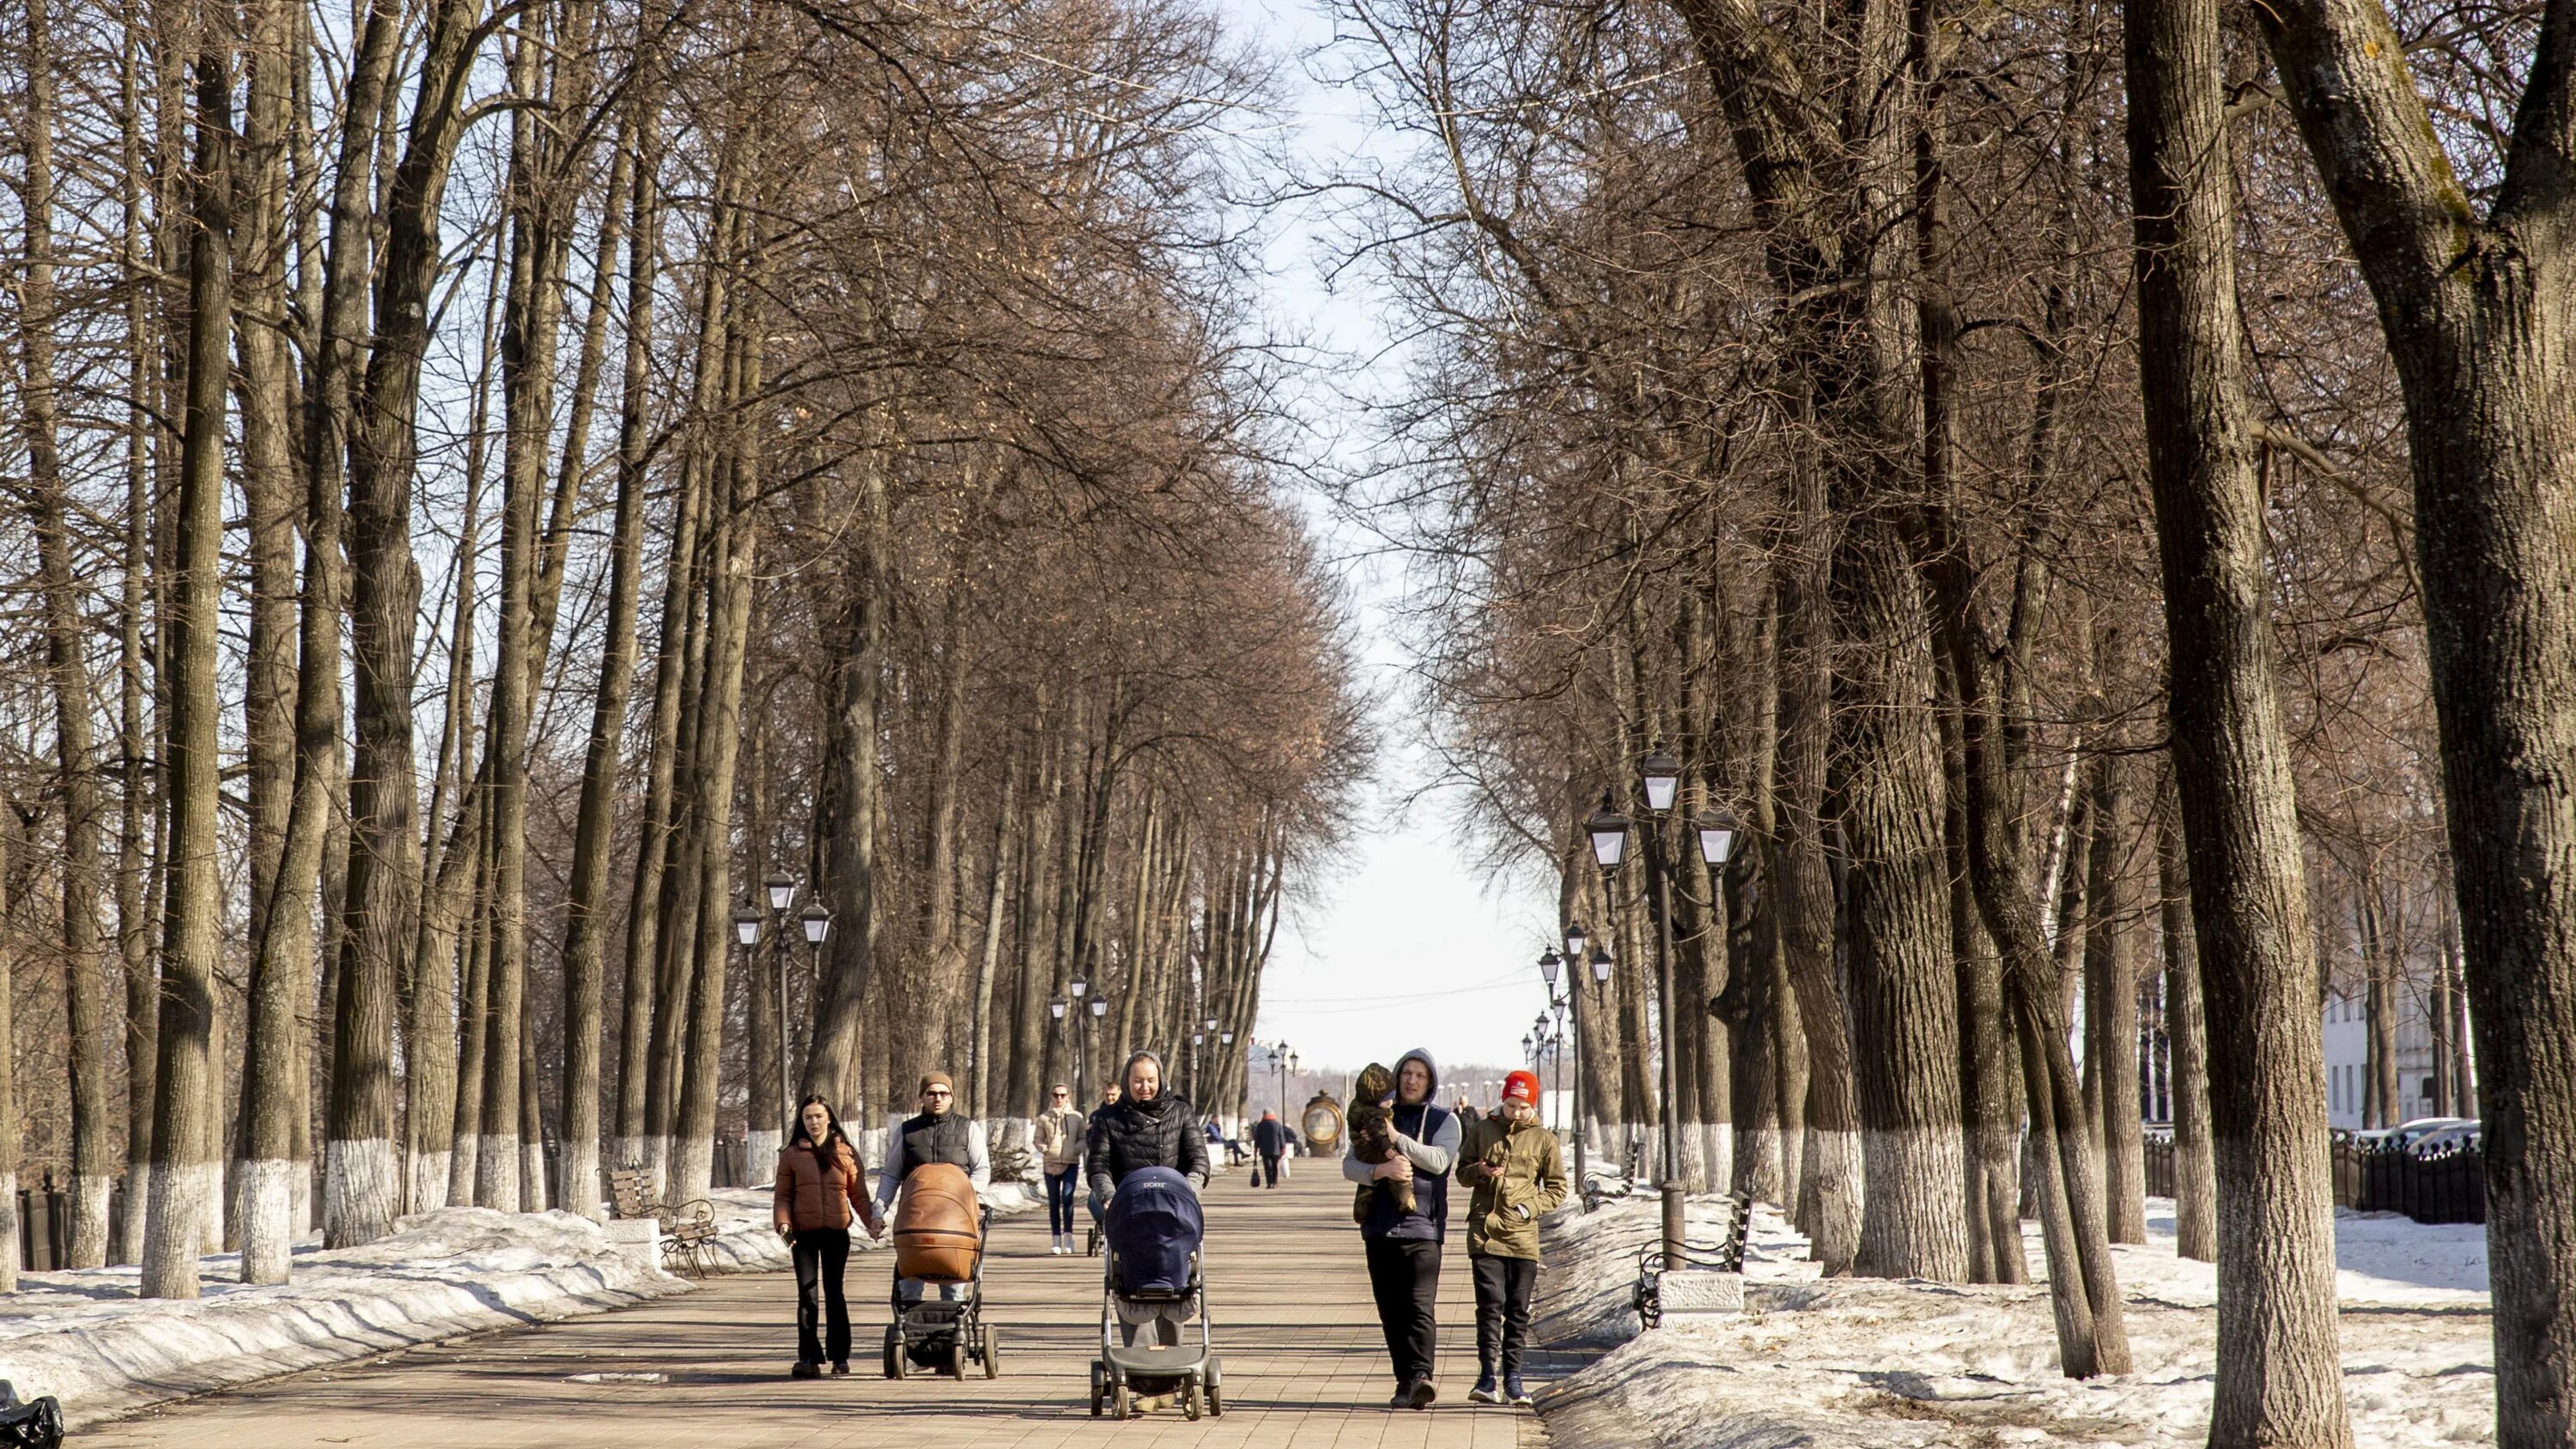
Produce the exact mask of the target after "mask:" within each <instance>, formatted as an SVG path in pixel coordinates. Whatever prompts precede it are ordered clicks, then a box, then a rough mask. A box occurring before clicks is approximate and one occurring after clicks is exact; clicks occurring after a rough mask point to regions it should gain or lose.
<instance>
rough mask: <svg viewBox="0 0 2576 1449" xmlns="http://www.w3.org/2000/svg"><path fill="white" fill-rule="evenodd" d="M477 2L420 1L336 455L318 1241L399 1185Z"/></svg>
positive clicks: (380, 1225) (365, 1223) (377, 1218)
mask: <svg viewBox="0 0 2576 1449" xmlns="http://www.w3.org/2000/svg"><path fill="white" fill-rule="evenodd" d="M480 8H481V7H480V4H479V0H440V3H438V4H437V5H436V6H434V7H433V9H432V11H431V16H430V23H429V31H428V34H427V36H426V38H425V40H424V42H423V45H422V51H421V59H420V63H419V77H420V79H419V89H418V97H417V100H416V101H415V103H414V105H413V108H412V118H411V127H410V132H409V135H408V137H407V139H406V142H405V146H404V150H403V154H402V159H401V161H400V163H399V164H398V165H397V167H396V168H395V171H394V174H393V177H392V180H391V184H390V186H389V187H388V189H387V199H386V205H385V212H386V225H385V233H384V236H385V240H384V250H383V263H382V267H381V269H380V271H379V273H378V276H377V284H376V285H377V291H376V342H375V350H374V353H373V355H372V356H371V357H370V358H369V360H368V364H367V369H366V374H365V377H364V379H363V382H362V384H361V386H360V389H359V394H358V414H357V416H356V418H355V419H354V420H353V422H354V426H353V428H352V431H351V438H350V448H349V512H348V529H349V546H350V547H349V564H350V580H351V589H350V599H349V606H350V607H349V613H350V633H349V637H350V646H351V647H350V655H351V658H352V659H353V660H354V661H355V664H356V689H355V690H354V692H353V696H354V699H355V706H356V707H355V712H354V719H353V724H354V726H355V735H356V749H355V751H354V752H353V756H352V759H351V762H350V771H349V816H350V836H349V865H348V871H349V879H348V887H347V890H348V898H347V901H346V903H345V905H344V906H343V911H344V913H345V915H344V924H343V926H342V936H341V952H340V965H339V975H338V985H337V994H338V999H337V1001H336V1003H335V1021H334V1030H333V1039H332V1052H331V1067H332V1090H331V1110H330V1125H329V1136H328V1143H327V1146H326V1148H325V1152H326V1160H327V1161H328V1163H329V1168H328V1171H327V1174H326V1177H325V1180H324V1200H323V1237H324V1240H325V1241H326V1242H327V1243H329V1244H330V1245H332V1246H334V1247H350V1246H355V1245H358V1244H362V1243H370V1242H373V1241H375V1240H376V1239H378V1238H381V1237H383V1236H384V1235H385V1234H386V1233H388V1232H390V1231H391V1230H392V1228H393V1218H394V1214H395V1213H396V1211H397V1210H398V1209H399V1206H400V1204H401V1202H402V1197H403V1182H402V1179H401V1177H400V1175H399V1173H398V1170H397V1164H396V1162H395V1160H394V1159H395V1152H394V1082H393V1035H394V1032H393V1025H394V1015H395V1008H396V1003H397V999H398V997H399V995H400V991H399V984H400V983H402V982H404V981H406V980H408V979H410V976H411V969H410V958H411V953H412V948H413V945H414V941H413V931H414V929H415V927H416V925H417V912H418V909H419V904H420V879H419V861H418V859H417V856H416V844H415V842H416V838H417V827H416V826H415V823H414V822H415V819H416V817H417V812H418V806H417V802H416V800H415V798H414V797H415V785H414V779H415V770H414V762H413V750H412V645H413V636H414V633H415V632H416V616H417V614H418V610H419V601H420V570H419V568H418V566H417V565H416V564H415V563H414V561H413V557H412V550H411V500H412V492H413V485H414V478H413V473H414V465H415V463H416V461H417V456H418V451H417V450H418V438H417V436H416V433H415V427H416V421H417V414H418V411H419V402H420V384H421V370H422V365H423V361H424V359H425V357H426V354H427V352H428V347H429V327H430V318H429V303H430V294H431V292H432V290H433V288H434V287H435V285H436V282H437V277H438V273H439V269H440V261H441V258H440V250H439V238H438V229H439V228H438V218H439V211H440V205H441V201H442V198H443V197H444V195H445V193H446V188H447V176H448V166H449V162H450V160H451V159H452V157H453V156H454V153H455V147H456V139H457V133H458V130H459V128H460V124H461V122H460V117H459V115H458V111H457V107H458V104H459V100H460V96H461V92H462V90H463V77H464V76H465V74H466V73H467V72H469V71H470V70H471V68H472V66H473V61H474V58H473V56H472V55H471V54H469V53H468V52H469V46H470V45H471V44H472V43H473V42H474V41H476V40H478V39H479V38H480V32H479V31H478V30H477V28H476V21H477V19H478V16H479V13H480Z"/></svg>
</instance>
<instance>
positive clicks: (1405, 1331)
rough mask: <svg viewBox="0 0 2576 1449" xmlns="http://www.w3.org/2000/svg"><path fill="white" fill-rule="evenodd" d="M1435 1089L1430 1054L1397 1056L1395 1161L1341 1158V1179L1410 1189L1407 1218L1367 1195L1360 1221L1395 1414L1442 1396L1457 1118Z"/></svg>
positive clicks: (1388, 1195) (1391, 1199) (1393, 1205)
mask: <svg viewBox="0 0 2576 1449" xmlns="http://www.w3.org/2000/svg"><path fill="white" fill-rule="evenodd" d="M1439 1090H1440V1069H1439V1068H1438V1066H1437V1065H1435V1064H1434V1063H1433V1062H1432V1060H1431V1054H1430V1053H1429V1052H1427V1051H1421V1050H1418V1049H1417V1050H1414V1051H1409V1052H1406V1053H1405V1054H1404V1055H1403V1056H1401V1057H1398V1058H1397V1059H1396V1063H1395V1107H1394V1111H1393V1113H1392V1121H1391V1123H1390V1125H1391V1126H1392V1127H1393V1128H1394V1131H1395V1146H1396V1154H1395V1156H1393V1157H1390V1158H1388V1159H1387V1160H1386V1161H1384V1162H1381V1163H1377V1164H1374V1165H1372V1164H1370V1163H1366V1162H1363V1161H1361V1160H1360V1159H1359V1157H1358V1155H1357V1145H1356V1144H1354V1145H1353V1150H1352V1151H1351V1152H1350V1153H1347V1154H1345V1155H1344V1156H1343V1158H1342V1176H1343V1177H1345V1178H1347V1179H1349V1180H1350V1181H1352V1182H1357V1183H1378V1184H1387V1185H1392V1184H1394V1183H1399V1182H1409V1183H1411V1184H1412V1185H1413V1207H1412V1210H1411V1211H1406V1210H1405V1209H1404V1208H1403V1207H1402V1206H1401V1205H1400V1204H1399V1202H1398V1199H1397V1195H1396V1194H1395V1193H1393V1192H1390V1191H1385V1190H1381V1191H1378V1192H1376V1193H1373V1194H1371V1195H1370V1201H1369V1206H1368V1212H1367V1214H1366V1216H1365V1217H1364V1218H1363V1219H1362V1220H1361V1222H1360V1240H1361V1243H1362V1245H1363V1246H1364V1249H1365V1251H1366V1252H1367V1254H1368V1274H1369V1289H1370V1292H1371V1294H1372V1296H1374V1297H1375V1298H1376V1300H1377V1318H1378V1326H1379V1327H1380V1328H1382V1329H1383V1330H1385V1333H1386V1352H1387V1357H1388V1359H1389V1360H1391V1361H1392V1363H1393V1365H1394V1368H1395V1398H1394V1399H1393V1400H1392V1401H1391V1404H1392V1406H1393V1407H1395V1408H1405V1407H1408V1406H1409V1407H1412V1408H1416V1409H1427V1408H1430V1407H1431V1404H1432V1401H1433V1400H1434V1399H1437V1398H1438V1397H1439V1396H1440V1390H1439V1386H1438V1385H1437V1384H1435V1383H1434V1382H1433V1381H1432V1369H1433V1364H1434V1362H1435V1358H1436V1355H1437V1351H1438V1348H1439V1325H1438V1320H1437V1319H1436V1318H1435V1317H1434V1314H1433V1306H1434V1304H1435V1303H1436V1302H1437V1301H1438V1299H1439V1297H1440V1245H1441V1244H1442V1242H1444V1241H1445V1240H1446V1239H1447V1238H1448V1236H1449V1169H1450V1167H1451V1166H1452V1165H1454V1164H1455V1163H1456V1161H1457V1159H1458V1141H1459V1131H1458V1119H1457V1118H1456V1117H1455V1116H1453V1115H1451V1114H1450V1113H1449V1112H1448V1111H1447V1110H1446V1109H1445V1108H1442V1107H1441V1106H1439V1105H1438V1104H1437V1103H1436V1102H1435V1101H1434V1100H1433V1094H1434V1093H1436V1092H1438V1091H1439Z"/></svg>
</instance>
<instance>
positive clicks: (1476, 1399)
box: [1467, 1369, 1503, 1404]
mask: <svg viewBox="0 0 2576 1449" xmlns="http://www.w3.org/2000/svg"><path fill="white" fill-rule="evenodd" d="M1467 1398H1468V1400H1469V1401H1470V1402H1472V1403H1478V1404H1499V1403H1501V1402H1502V1401H1503V1396H1502V1395H1501V1394H1499V1393H1496V1392H1495V1391H1494V1371H1493V1370H1492V1369H1487V1370H1485V1371H1484V1372H1483V1373H1480V1374H1478V1375H1476V1386H1475V1387H1474V1388H1472V1389H1469V1390H1468V1391H1467Z"/></svg>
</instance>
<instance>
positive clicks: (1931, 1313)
mask: <svg viewBox="0 0 2576 1449" xmlns="http://www.w3.org/2000/svg"><path fill="white" fill-rule="evenodd" d="M1691 1207H1692V1236H1693V1237H1694V1238H1700V1237H1703V1236H1712V1237H1713V1236H1715V1232H1716V1229H1717V1226H1718V1225H1719V1223H1720V1222H1721V1221H1722V1216H1723V1213H1724V1207H1723V1204H1722V1200H1721V1199H1716V1198H1709V1199H1694V1200H1693V1202H1692V1204H1691ZM2335 1228H2336V1240H2337V1254H2338V1262H2339V1264H2340V1271H2339V1274H2338V1288H2339V1292H2340V1296H2341V1300H2342V1306H2343V1313H2342V1318H2341V1324H2340V1329H2341V1338H2342V1344H2343V1356H2344V1392H2345V1399H2346V1402H2347V1403H2348V1404H2349V1405H2350V1407H2351V1412H2352V1418H2353V1429H2354V1436H2355V1439H2356V1442H2357V1444H2358V1445H2359V1446H2362V1449H2439V1446H2454V1445H2462V1444H2485V1443H2489V1442H2491V1441H2492V1439H2493V1437H2494V1432H2495V1404H2494V1399H2495V1377H2494V1351H2493V1346H2492V1340H2491V1337H2490V1332H2491V1330H2490V1324H2489V1318H2488V1299H2487V1293H2486V1247H2485V1233H2484V1230H2483V1229H2482V1228H2479V1227H2476V1226H2458V1227H2451V1226H2438V1227H2437V1226H2425V1225H2422V1224H2417V1223H2414V1222H2411V1221H2409V1220H2407V1219H2404V1218H2392V1217H2387V1216H2382V1215H2375V1214H2374V1215H2368V1216H2362V1215H2354V1214H2338V1215H2337V1217H2336V1220H2335ZM1544 1231H1545V1234H1546V1237H1545V1254H1544V1260H1545V1266H1544V1267H1543V1268H1542V1270H1541V1278H1540V1293H1541V1299H1540V1303H1539V1308H1540V1316H1539V1321H1538V1323H1537V1325H1536V1328H1537V1336H1538V1338H1539V1339H1540V1341H1541V1342H1543V1343H1549V1344H1551V1345H1552V1346H1559V1347H1589V1348H1608V1349H1609V1351H1608V1352H1607V1353H1605V1354H1604V1355H1603V1356H1602V1357H1601V1358H1599V1359H1598V1360H1596V1361H1595V1362H1593V1363H1592V1364H1591V1365H1590V1366H1589V1367H1587V1368H1585V1369H1584V1370H1582V1371H1581V1372H1579V1373H1577V1374H1575V1375H1573V1376H1572V1377H1570V1378H1568V1379H1565V1380H1563V1381H1560V1382H1559V1383H1558V1384H1556V1385H1554V1386H1553V1387H1551V1388H1550V1389H1549V1390H1548V1391H1547V1393H1546V1394H1545V1395H1544V1396H1543V1397H1542V1398H1541V1400H1540V1407H1541V1408H1542V1410H1543V1411H1544V1412H1545V1413H1546V1415H1547V1423H1548V1429H1549V1432H1550V1436H1551V1438H1552V1440H1553V1441H1554V1442H1555V1443H1557V1444H1559V1445H1561V1446H1564V1449H1594V1446H1599V1449H1609V1446H1613V1445H1616V1446H1620V1449H1628V1446H1637V1445H1659V1446H1672V1449H1682V1446H1691V1449H1739V1446H1740V1449H1774V1446H1779V1445H1786V1444H1798V1445H1807V1446H1814V1449H1862V1446H1868V1449H1880V1446H1907V1445H1911V1446H1968V1445H1991V1444H2008V1443H2083V1444H2158V1445H2163V1444H2171V1445H2196V1444H2198V1443H2200V1442H2201V1441H2202V1440H2203V1439H2204V1438H2205V1437H2206V1433H2207V1428H2208V1417H2209V1400H2210V1387H2211V1373H2212V1367H2213V1356H2214V1351H2215V1340H2216V1328H2217V1321H2216V1312H2215V1304H2216V1291H2215V1270H2214V1268H2213V1267H2212V1266H2211V1265H2210V1264H2207V1263H2198V1262H2192V1261H2189V1260H2185V1259H2181V1258H2177V1257H2176V1256H2175V1254H2174V1248H2173V1205H2172V1204H2171V1203H2170V1202H2167V1201H2164V1200H2161V1199H2157V1200H2151V1201H2150V1203H2149V1205H2148V1239H2149V1240H2148V1242H2147V1243H2145V1244H2144V1245H2124V1246H2120V1247H2117V1248H2115V1250H2114V1253H2115V1256H2116V1257H2117V1259H2118V1268H2119V1277H2120V1285H2121V1290H2122V1294H2123V1297H2124V1298H2125V1299H2126V1303H2127V1314H2126V1319H2127V1326H2128V1331H2129V1342H2130V1349H2131V1354H2132V1357H2133V1359H2134V1371H2133V1372H2131V1373H2129V1374H2126V1375H2121V1376H2117V1377H2103V1378H2097V1379H2092V1380H2088V1381H2082V1382H2078V1381H2074V1380H2070V1379H2067V1378H2065V1377H2064V1376H2063V1375H2061V1374H2060V1373H2059V1372H2058V1368H2057V1350H2056V1336H2055V1330H2054V1328H2053V1326H2052V1323H2051V1319H2050V1316H2049V1309H2048V1298H2047V1289H2046V1287H2045V1284H2044V1280H2045V1277H2046V1263H2045V1255H2044V1253H2043V1251H2042V1249H2041V1245H2040V1240H2039V1236H2038V1225H2037V1224H2035V1223H2026V1224H2024V1247H2025V1250H2026V1254H2027V1256H2028V1259H2029V1263H2030V1276H2031V1278H2032V1283H2031V1285H2029V1286H2023V1287H1999V1286H1983V1285H1980V1286H1961V1285H1951V1284H1936V1283H1925V1282H1919V1281H1890V1280H1883V1279H1868V1278H1837V1279H1832V1280H1825V1279H1821V1278H1819V1277H1818V1272H1817V1265H1816V1264H1814V1263H1811V1262H1807V1261H1805V1256H1806V1252H1807V1244H1806V1240H1805V1239H1804V1238H1803V1237H1801V1236H1800V1235H1799V1234H1798V1233H1797V1232H1796V1231H1795V1230H1794V1229H1792V1228H1790V1227H1789V1225H1788V1224H1787V1223H1786V1222H1784V1221H1783V1220H1782V1219H1781V1217H1780V1215H1779V1214H1778V1213H1776V1212H1774V1211H1773V1210H1771V1209H1770V1208H1768V1207H1757V1209H1756V1210H1755V1215H1754V1221H1753V1225H1752V1230H1751V1232H1750V1234H1749V1235H1748V1238H1747V1245H1746V1253H1745V1276H1746V1294H1745V1312H1744V1314H1743V1316H1742V1317H1741V1318H1737V1319H1723V1318H1721V1319H1715V1320H1697V1321H1693V1322H1690V1323H1688V1324H1676V1325H1671V1326H1667V1327H1664V1328H1660V1329H1657V1330H1656V1331H1654V1332H1652V1333H1644V1334H1641V1333H1639V1332H1638V1331H1637V1320H1636V1315H1635V1314H1634V1313H1633V1312H1632V1311H1630V1309H1629V1306H1628V1303H1629V1293H1630V1290H1631V1287H1632V1285H1633V1283H1634V1281H1635V1277H1636V1259H1637V1253H1638V1251H1639V1250H1640V1249H1642V1248H1644V1247H1646V1246H1647V1245H1649V1244H1651V1243H1652V1242H1653V1240H1654V1238H1655V1236H1656V1233H1657V1231H1658V1225H1657V1218H1656V1206H1655V1204H1654V1203H1653V1202H1652V1201H1649V1200H1637V1201H1630V1202H1623V1203H1617V1204H1612V1205H1607V1206H1605V1207H1603V1208H1602V1210H1600V1211H1599V1212H1596V1213H1592V1214H1589V1215H1585V1214H1581V1213H1563V1214H1559V1215H1558V1216H1557V1217H1555V1218H1553V1219H1551V1220H1550V1222H1549V1223H1548V1224H1547V1225H1546V1227H1545V1229H1544Z"/></svg>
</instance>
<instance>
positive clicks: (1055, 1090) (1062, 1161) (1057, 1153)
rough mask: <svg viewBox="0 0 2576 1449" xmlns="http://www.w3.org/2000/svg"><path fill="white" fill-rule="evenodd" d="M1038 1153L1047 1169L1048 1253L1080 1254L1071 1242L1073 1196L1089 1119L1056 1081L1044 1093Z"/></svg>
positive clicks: (1067, 1089) (1060, 1083)
mask: <svg viewBox="0 0 2576 1449" xmlns="http://www.w3.org/2000/svg"><path fill="white" fill-rule="evenodd" d="M1037 1135H1038V1151H1039V1153H1040V1154H1041V1155H1042V1156H1043V1157H1044V1160H1045V1166H1046V1193H1047V1251H1048V1252H1050V1253H1054V1254H1058V1255H1062V1254H1066V1253H1072V1252H1077V1251H1079V1250H1078V1249H1076V1248H1075V1247H1074V1243H1073V1194H1074V1188H1075V1186H1076V1184H1078V1183H1079V1182H1080V1181H1081V1179H1082V1153H1083V1146H1084V1144H1085V1142H1086V1141H1087V1140H1088V1139H1089V1137H1090V1135H1091V1119H1090V1118H1088V1117H1086V1116H1084V1115H1083V1113H1082V1109H1081V1108H1080V1107H1077V1106H1075V1105H1073V1089H1072V1088H1071V1087H1068V1086H1066V1085H1065V1084H1064V1083H1062V1082H1058V1083H1056V1084H1055V1086H1054V1087H1052V1088H1050V1089H1049V1090H1048V1092H1047V1107H1046V1110H1045V1111H1044V1112H1041V1113H1039V1114H1038V1134H1037Z"/></svg>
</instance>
